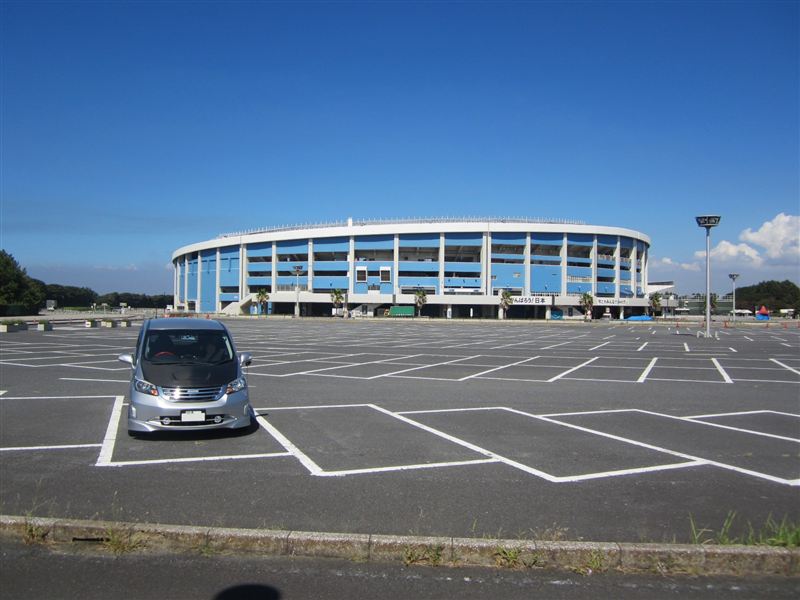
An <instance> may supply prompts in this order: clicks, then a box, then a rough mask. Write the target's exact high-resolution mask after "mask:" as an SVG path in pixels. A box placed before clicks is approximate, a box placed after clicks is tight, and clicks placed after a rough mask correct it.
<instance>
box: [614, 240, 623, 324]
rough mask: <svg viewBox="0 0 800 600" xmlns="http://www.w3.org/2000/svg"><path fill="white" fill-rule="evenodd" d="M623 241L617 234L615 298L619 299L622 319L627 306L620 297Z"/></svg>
mask: <svg viewBox="0 0 800 600" xmlns="http://www.w3.org/2000/svg"><path fill="white" fill-rule="evenodd" d="M621 254H622V241H621V239H620V237H619V236H617V250H616V260H614V299H615V300H616V301H617V307H618V308H619V318H620V320H622V319H624V318H625V307H624V306H622V302H620V299H619V288H620V284H621V281H620V278H619V276H620V272H621V269H620V264H621V262H622V256H621Z"/></svg>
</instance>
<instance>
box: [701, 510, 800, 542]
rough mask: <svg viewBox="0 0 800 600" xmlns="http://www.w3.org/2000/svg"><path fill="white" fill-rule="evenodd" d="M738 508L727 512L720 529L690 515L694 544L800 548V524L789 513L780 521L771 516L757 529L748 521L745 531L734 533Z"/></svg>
mask: <svg viewBox="0 0 800 600" xmlns="http://www.w3.org/2000/svg"><path fill="white" fill-rule="evenodd" d="M735 522H736V511H733V510H730V511H728V514H727V515H725V519H724V520H723V521H722V524H721V525H720V527H719V529H716V530H715V529H711V528H709V527H699V526H698V525H697V523H696V522H695V520H694V517H693V516H692V515H691V514H690V515H689V529H690V533H689V535H690V539H691V542H692V543H693V544H701V545H705V544H717V545H720V546H729V545H733V544H742V545H746V546H778V547H782V548H798V547H800V523H795V522H794V521H790V520H789V518H788V516H784V517H783V519H781V520H780V521H776V520H775V519H774V518H773V517H772V515H769V516H768V517H767V520H766V521H765V522H764V525H762V526H761V527H760V528H758V529H756V528H755V527H753V524H752V523H751V522H750V521H748V522H747V529H746V532H745V533H742V534H740V535H734V533H732V532H733V531H734V530H735V528H734V524H735Z"/></svg>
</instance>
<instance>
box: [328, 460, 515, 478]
mask: <svg viewBox="0 0 800 600" xmlns="http://www.w3.org/2000/svg"><path fill="white" fill-rule="evenodd" d="M497 462H500V460H499V459H496V458H476V459H473V460H460V461H453V462H441V463H421V464H418V465H397V466H395V467H371V468H365V469H347V470H344V471H322V472H320V473H316V475H319V476H320V477H341V476H343V475H364V474H371V473H389V472H392V471H412V470H416V469H440V468H442V467H462V466H465V465H485V464H487V463H497Z"/></svg>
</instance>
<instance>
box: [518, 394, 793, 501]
mask: <svg viewBox="0 0 800 600" xmlns="http://www.w3.org/2000/svg"><path fill="white" fill-rule="evenodd" d="M506 410H509V411H511V412H515V413H519V414H522V415H527V416H529V417H533V418H534V419H541V420H543V421H550V422H552V423H558V424H559V425H564V426H565V427H569V428H571V429H577V430H579V431H586V432H588V433H594V434H596V435H599V436H601V437H606V438H609V439H613V440H619V441H621V442H626V443H628V444H633V445H634V446H641V447H642V448H649V449H651V450H656V451H658V452H664V453H666V454H671V455H673V456H679V457H681V458H685V459H687V460H688V461H692V462H694V461H697V464H705V465H713V466H715V467H719V468H721V469H726V470H729V471H734V472H736V473H744V474H745V475H751V476H753V477H757V478H759V479H766V480H767V481H772V482H775V483H782V484H784V485H791V486H798V485H800V479H784V478H782V477H775V476H774V475H768V474H766V473H760V472H758V471H753V470H751V469H745V468H742V467H737V466H734V465H729V464H726V463H721V462H718V461H715V460H708V459H704V458H702V457H699V456H692V455H691V454H686V453H685V452H676V451H675V450H669V449H668V448H662V447H660V446H654V445H652V444H647V443H644V442H638V441H636V440H633V439H629V438H624V437H621V436H618V435H614V434H611V433H605V432H603V431H598V430H596V429H589V428H588V427H581V426H580V425H573V424H572V423H564V422H561V421H557V420H554V419H550V418H547V417H540V416H537V415H533V414H531V413H526V412H524V411H521V410H516V409H512V408H509V409H506ZM633 410H634V411H636V412H642V413H646V414H651V415H657V416H660V417H666V418H672V419H679V420H682V421H686V422H693V423H701V424H706V425H709V423H703V422H702V421H689V420H688V419H685V418H683V417H673V416H672V415H665V414H662V413H656V412H651V411H648V410H639V409H633ZM687 464H689V463H687Z"/></svg>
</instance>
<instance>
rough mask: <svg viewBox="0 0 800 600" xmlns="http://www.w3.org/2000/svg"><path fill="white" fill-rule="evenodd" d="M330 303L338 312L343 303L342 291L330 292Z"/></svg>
mask: <svg viewBox="0 0 800 600" xmlns="http://www.w3.org/2000/svg"><path fill="white" fill-rule="evenodd" d="M331 302H332V303H333V306H334V308H336V311H337V312H338V311H339V308H341V306H342V304H343V303H344V294H343V293H342V290H340V289H335V290H332V291H331Z"/></svg>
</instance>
